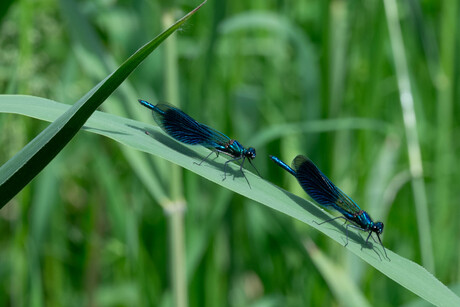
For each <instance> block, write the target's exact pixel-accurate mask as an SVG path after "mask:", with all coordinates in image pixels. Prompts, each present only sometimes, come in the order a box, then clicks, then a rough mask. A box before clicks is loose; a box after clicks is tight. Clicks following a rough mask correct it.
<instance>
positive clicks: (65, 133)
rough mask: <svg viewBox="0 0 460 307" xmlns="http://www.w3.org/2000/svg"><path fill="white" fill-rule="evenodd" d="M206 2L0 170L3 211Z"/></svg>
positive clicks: (126, 62)
mask: <svg viewBox="0 0 460 307" xmlns="http://www.w3.org/2000/svg"><path fill="white" fill-rule="evenodd" d="M205 2H206V1H204V2H203V3H202V4H200V5H199V6H198V7H197V8H195V9H194V10H193V11H191V12H190V13H188V14H187V15H185V16H184V17H182V18H181V19H180V20H179V21H177V22H176V23H175V24H174V25H172V26H171V27H170V28H168V29H167V30H165V31H164V32H163V33H161V34H160V35H158V36H157V37H156V38H154V39H153V40H152V41H150V42H149V43H147V44H146V45H144V46H143V47H142V48H140V49H139V50H138V51H136V53H134V54H133V55H132V56H131V57H129V58H128V59H127V60H126V61H125V62H124V63H123V64H122V65H121V66H120V67H118V68H117V69H116V70H115V71H114V72H113V73H112V74H110V75H109V76H108V77H107V78H105V79H104V80H103V81H102V82H100V83H99V84H98V85H96V86H95V87H94V88H93V89H92V90H91V91H89V92H88V93H87V94H86V95H85V96H84V97H82V98H81V99H80V100H78V101H77V102H76V103H75V104H74V105H73V106H72V107H71V108H69V109H68V110H66V112H65V113H63V114H62V115H61V116H60V117H59V118H56V119H55V121H54V122H53V123H51V124H50V125H49V126H48V127H47V128H46V129H45V130H43V131H42V132H41V133H40V134H39V135H38V136H37V137H35V138H34V139H33V140H32V141H31V142H30V143H28V144H27V145H26V146H25V147H24V148H23V149H22V150H21V151H19V152H18V153H17V154H16V155H15V156H14V157H13V158H11V159H10V160H9V161H7V162H6V163H5V164H4V165H3V166H2V167H1V168H0V208H3V206H4V205H5V204H6V203H7V202H8V201H9V200H10V199H11V198H13V197H14V196H15V195H16V194H17V193H18V192H19V191H21V190H22V189H23V188H24V187H25V186H26V185H27V184H28V183H29V182H30V181H31V180H32V179H33V178H34V177H35V176H36V175H37V174H38V173H39V172H40V171H41V170H42V169H43V168H44V167H45V166H46V165H48V163H49V162H50V161H51V160H53V158H54V157H55V156H56V155H57V154H58V153H59V152H60V151H61V150H62V149H63V148H64V147H65V146H66V145H67V143H68V142H69V141H70V140H71V139H72V138H73V137H74V136H75V134H76V133H77V132H78V131H79V130H80V128H81V127H82V126H83V124H84V123H85V122H86V120H87V119H88V118H89V117H90V116H91V114H93V112H94V111H95V110H96V109H97V107H99V106H100V105H101V104H102V103H103V102H104V101H105V99H107V97H109V95H110V94H112V93H113V91H115V89H117V87H118V86H119V85H120V84H121V83H122V82H123V81H124V80H125V79H126V78H127V77H128V76H129V74H130V73H132V72H133V71H134V69H135V68H136V67H137V66H138V65H139V64H140V63H141V62H142V61H143V60H144V59H145V58H146V57H147V56H148V55H149V54H150V53H152V52H153V51H154V50H155V49H156V48H157V47H158V46H159V45H160V44H161V43H162V42H163V41H164V40H165V39H166V38H167V37H168V36H169V35H171V34H172V33H173V32H174V31H175V30H177V29H178V28H179V27H180V26H181V25H182V24H183V23H184V22H185V21H186V20H187V19H188V18H189V17H190V16H192V15H193V14H194V13H195V12H196V11H197V10H198V9H199V8H200V7H201V6H202V5H203V4H204V3H205Z"/></svg>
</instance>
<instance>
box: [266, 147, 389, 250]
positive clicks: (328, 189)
mask: <svg viewBox="0 0 460 307" xmlns="http://www.w3.org/2000/svg"><path fill="white" fill-rule="evenodd" d="M270 158H271V159H272V160H273V161H274V162H275V163H276V164H278V165H279V166H281V167H282V168H284V169H285V170H286V171H288V172H289V173H290V174H291V175H293V176H294V177H296V178H297V181H298V182H299V184H300V185H301V186H302V188H303V189H304V190H305V192H307V194H308V195H310V197H311V198H313V199H314V200H315V201H316V202H317V203H318V204H320V205H322V206H324V207H326V208H328V207H332V208H334V209H335V210H337V211H339V212H340V213H342V214H343V216H341V217H338V218H344V219H346V220H347V221H350V222H352V223H353V224H352V225H350V224H348V225H347V240H348V227H349V226H350V227H354V228H357V229H360V230H363V231H366V232H368V233H369V236H368V237H367V239H366V243H367V242H368V240H369V238H370V237H371V235H372V233H375V234H376V235H377V238H378V240H379V242H380V244H381V245H382V247H383V250H384V252H385V256H386V251H385V247H384V246H383V244H382V241H381V240H380V235H381V234H382V232H383V223H382V222H374V221H372V218H371V217H370V216H369V214H368V213H367V212H366V211H364V210H362V209H361V208H360V207H359V206H358V205H357V204H356V203H355V202H354V201H353V200H352V199H351V198H350V197H349V196H348V195H347V194H345V193H344V192H342V190H340V189H339V188H338V187H337V186H336V185H335V184H334V183H332V181H330V180H329V178H327V177H326V175H324V174H323V173H322V172H321V171H320V170H319V169H318V167H316V165H315V164H314V163H313V162H312V161H311V160H310V159H308V158H307V157H305V156H302V155H298V156H297V157H295V159H294V160H293V161H292V167H289V165H287V164H286V163H284V162H283V161H281V160H280V159H279V158H277V157H275V156H270ZM347 242H348V241H347ZM387 257H388V256H387Z"/></svg>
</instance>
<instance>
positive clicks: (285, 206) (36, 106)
mask: <svg viewBox="0 0 460 307" xmlns="http://www.w3.org/2000/svg"><path fill="white" fill-rule="evenodd" d="M68 109H69V106H67V105H64V104H60V103H57V102H54V101H50V100H47V99H42V98H36V97H30V96H7V95H5V96H0V112H8V113H18V114H23V115H27V116H31V117H35V118H39V119H42V120H47V121H53V120H55V119H56V118H59V117H60V116H61V115H62V114H65V113H66V112H67V110H68ZM84 129H86V130H88V131H90V132H93V133H97V134H100V135H104V136H107V137H109V138H111V139H114V140H116V141H117V142H119V143H121V144H124V145H127V146H131V147H133V148H136V149H138V150H141V151H145V152H148V153H151V154H153V155H156V156H159V157H162V158H164V159H166V160H168V161H171V162H173V163H175V164H178V165H180V166H182V167H184V168H187V169H189V170H191V171H192V172H194V173H196V174H198V175H200V176H202V177H205V178H207V179H208V180H210V181H213V182H215V183H217V184H220V185H221V186H224V187H226V188H227V189H229V190H232V191H234V192H236V193H239V194H241V195H243V196H245V197H248V198H250V199H253V200H255V201H257V202H259V203H261V204H264V205H266V206H268V207H270V208H272V209H275V210H277V211H280V212H282V213H284V214H286V215H289V216H291V217H293V218H296V219H298V220H299V221H302V222H304V223H306V224H308V225H310V226H311V227H314V228H316V229H317V230H319V231H321V232H323V233H324V234H326V235H327V236H328V237H330V238H331V239H333V240H334V241H336V242H338V243H339V244H343V243H344V240H345V233H344V228H343V227H342V226H341V225H340V223H337V224H334V223H328V224H324V225H318V223H320V222H322V221H325V220H327V219H329V218H330V216H329V215H328V214H326V213H325V212H324V211H323V210H321V209H320V208H319V207H317V206H315V205H313V204H312V203H310V202H308V201H306V200H305V199H302V198H300V197H298V196H295V195H293V194H291V193H289V192H287V191H285V190H283V189H280V188H278V187H276V186H274V185H273V184H271V183H269V182H267V181H265V180H264V179H262V178H260V177H258V176H256V175H254V174H251V173H249V172H248V171H246V174H247V177H248V179H249V180H250V182H251V187H252V188H249V187H248V185H247V184H246V182H245V180H242V178H240V177H239V176H240V175H239V174H240V173H239V171H238V167H237V166H236V165H233V166H232V174H233V175H234V176H235V179H234V180H232V179H231V178H228V179H227V180H225V181H222V172H223V161H225V160H223V159H224V158H222V157H219V158H218V159H216V160H214V161H209V162H208V163H207V164H206V165H202V166H198V165H196V164H194V163H193V162H196V160H197V159H200V158H201V157H203V155H204V154H206V149H204V148H200V147H198V148H195V147H188V146H184V145H182V144H180V143H178V142H176V141H174V140H173V139H171V138H169V137H167V136H166V135H164V133H163V132H162V131H161V130H160V128H158V127H156V126H151V125H148V124H144V123H140V122H137V121H134V120H130V119H126V118H120V117H117V116H114V115H110V114H106V113H102V112H95V113H94V115H93V116H91V117H90V118H89V120H88V121H87V123H86V124H85V126H84ZM145 131H148V132H149V134H150V135H147V134H145ZM387 231H389V230H387ZM364 242H365V240H364V238H362V237H361V236H360V235H359V233H356V232H351V233H350V240H349V244H348V246H347V247H346V248H347V249H348V250H349V251H351V252H352V253H354V254H355V255H357V256H358V257H360V258H361V259H363V260H364V261H366V262H367V263H369V264H370V265H371V266H373V267H374V268H376V269H377V270H379V271H380V272H382V273H383V274H385V275H386V276H388V277H389V278H391V279H392V280H394V281H396V282H397V283H399V284H400V285H402V286H403V287H405V288H407V289H408V290H409V291H412V292H413V293H415V294H417V295H419V296H420V297H422V298H423V299H425V300H427V301H428V302H430V303H432V304H434V305H437V306H460V298H459V297H458V296H456V295H455V294H454V293H453V292H452V291H451V290H449V289H448V288H447V287H446V286H445V285H443V284H442V283H441V282H440V281H439V280H438V279H436V278H435V277H434V276H433V275H432V274H430V273H429V272H428V271H427V270H426V269H424V268H423V267H421V266H420V265H418V264H416V263H414V262H412V261H410V260H408V259H406V258H403V257H401V256H399V255H397V254H395V253H393V252H392V251H391V250H388V249H387V253H388V256H389V258H390V259H391V261H387V260H386V259H385V258H384V257H383V256H382V255H383V254H382V251H381V249H380V246H379V245H374V246H373V247H372V248H364Z"/></svg>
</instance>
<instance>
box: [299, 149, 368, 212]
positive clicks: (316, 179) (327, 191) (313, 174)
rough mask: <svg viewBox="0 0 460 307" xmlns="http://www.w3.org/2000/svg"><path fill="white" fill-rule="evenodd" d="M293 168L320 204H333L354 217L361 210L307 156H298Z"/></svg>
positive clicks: (306, 188)
mask: <svg viewBox="0 0 460 307" xmlns="http://www.w3.org/2000/svg"><path fill="white" fill-rule="evenodd" d="M292 168H293V169H294V170H295V171H296V178H297V180H298V181H299V183H300V185H301V186H302V188H303V189H304V190H305V192H307V193H308V195H310V197H311V198H313V199H314V200H315V201H316V202H317V203H319V204H320V205H323V206H325V207H329V206H332V207H334V209H336V210H337V211H339V212H340V213H342V214H343V215H345V216H347V217H353V216H355V215H357V214H359V212H360V211H361V209H360V208H359V207H358V205H357V204H356V203H355V202H354V201H353V200H352V199H351V198H350V197H348V195H347V194H345V193H343V192H342V190H340V189H339V188H338V187H336V186H335V184H333V183H332V181H330V180H329V179H328V178H327V177H326V175H324V174H323V173H322V172H321V171H320V170H319V169H318V168H317V167H316V165H315V164H314V163H313V162H312V161H311V160H310V159H308V158H307V157H305V156H302V155H299V156H297V157H296V158H295V159H294V161H292Z"/></svg>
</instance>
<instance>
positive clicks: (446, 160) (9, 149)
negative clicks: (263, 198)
mask: <svg viewBox="0 0 460 307" xmlns="http://www.w3.org/2000/svg"><path fill="white" fill-rule="evenodd" d="M165 2H167V1H154V0H151V1H147V0H143V1H141V0H138V1H114V0H112V1H111V0H96V1H88V0H85V1H75V0H61V1H51V0H35V1H32V0H21V1H8V0H3V1H2V4H1V5H0V91H1V93H4V94H27V95H36V96H41V97H46V98H49V99H53V100H56V101H59V102H63V103H68V104H72V103H74V102H75V101H76V100H78V99H79V98H80V97H81V96H82V95H83V94H85V93H86V92H87V91H88V90H89V89H91V88H92V87H93V86H94V85H95V84H96V83H98V82H99V81H100V80H101V79H102V78H103V77H105V76H106V75H107V74H108V73H109V72H111V71H112V70H113V69H114V68H115V67H116V66H117V65H118V64H119V63H121V62H123V61H124V60H125V59H126V58H127V57H128V56H130V55H131V54H132V53H133V52H134V51H135V50H137V49H138V48H139V47H140V46H142V45H143V44H144V43H145V42H147V41H148V40H149V39H151V38H152V37H154V36H156V35H157V34H159V33H160V32H161V31H162V29H163V28H165V27H166V26H167V25H170V24H171V23H172V22H173V21H174V20H176V19H178V18H180V17H181V16H182V15H184V14H185V13H186V12H188V11H190V10H191V9H193V8H194V7H195V6H197V5H198V4H199V2H198V1H168V3H167V4H165ZM392 2H393V1H385V5H387V12H388V7H389V6H390V5H391V3H392ZM398 4H399V6H398V10H399V22H400V26H401V31H402V40H400V41H398V40H394V36H391V35H390V32H389V30H388V29H389V27H388V26H389V25H390V27H391V26H395V27H396V28H397V27H398V26H399V23H397V22H396V23H393V24H392V23H391V18H389V16H388V15H387V14H386V10H385V5H384V2H381V1H378V0H370V1H341V0H334V1H332V0H331V1H322V0H315V1H313V0H312V1H266V0H265V1H242V0H232V1H225V0H221V1H209V2H208V3H207V4H206V5H205V6H204V7H203V8H202V9H201V10H200V11H199V12H198V13H197V14H196V15H195V16H193V17H192V18H191V20H190V21H189V22H187V23H186V24H185V26H183V28H182V29H181V30H180V31H179V32H178V33H176V34H175V36H174V37H173V38H170V39H168V40H167V41H166V43H165V44H163V45H162V46H161V47H160V48H159V49H158V51H156V52H154V54H153V55H151V56H150V57H149V58H148V59H147V61H146V62H145V63H144V64H143V65H141V66H140V67H139V69H138V70H137V71H136V72H135V73H133V74H132V75H131V76H130V77H129V78H128V80H127V82H125V83H124V84H123V85H122V86H121V87H120V89H119V90H117V92H116V93H115V94H114V95H113V96H111V97H109V99H108V100H107V101H106V102H105V103H104V104H103V111H106V112H110V113H115V114H118V115H122V116H125V117H130V118H134V119H138V120H141V121H145V122H148V123H153V119H152V118H151V117H150V113H149V111H148V110H147V109H144V108H143V107H141V106H140V105H139V104H138V103H137V100H136V99H138V98H142V99H146V100H148V101H151V102H156V101H168V102H170V103H173V104H176V105H180V106H181V108H182V109H183V110H184V111H186V112H187V113H188V114H190V115H191V116H193V117H194V118H195V119H197V120H199V121H201V122H203V123H206V124H208V125H210V126H212V127H214V128H216V129H218V130H220V131H222V132H224V133H226V134H227V135H229V136H230V137H233V138H236V139H238V140H239V141H240V142H241V143H243V144H245V145H246V146H254V147H256V149H257V154H258V157H257V158H256V160H255V164H256V166H257V168H258V170H259V172H260V173H261V174H262V175H263V177H264V178H265V179H267V180H269V181H272V182H274V183H276V184H278V185H280V186H282V187H284V188H286V189H288V190H290V191H292V192H294V193H296V194H298V195H301V196H304V197H307V196H306V194H305V193H304V192H303V191H302V190H301V188H300V187H299V186H298V184H297V182H296V181H295V179H294V178H292V177H291V176H289V175H288V174H287V173H286V172H283V171H282V170H281V169H279V168H278V167H276V166H275V165H274V164H273V163H272V162H271V161H269V159H268V157H267V155H268V154H273V155H276V156H278V157H280V158H282V159H283V160H285V161H286V162H290V161H291V160H292V159H293V158H294V157H295V156H296V155H297V154H305V155H307V156H309V157H310V158H311V159H312V160H313V161H315V163H316V164H317V165H318V166H319V167H320V169H321V170H322V171H323V172H324V173H325V174H326V175H328V177H329V178H331V179H332V180H333V181H334V182H335V183H336V184H337V185H338V186H340V187H341V189H342V190H344V191H345V192H346V193H347V194H349V195H350V196H351V197H353V199H354V200H355V201H356V202H357V203H358V204H360V206H361V207H362V208H363V209H365V210H366V211H368V212H369V213H370V214H371V216H372V217H373V218H374V220H381V221H383V222H384V223H385V231H384V236H383V238H384V239H383V242H384V244H385V246H386V247H387V248H389V249H391V250H393V251H395V252H396V253H399V254H400V255H402V256H404V257H407V258H409V259H412V260H413V261H415V262H418V263H420V264H422V265H424V266H425V267H426V268H427V269H428V270H429V271H430V272H432V273H434V274H435V276H437V277H438V278H439V279H440V280H441V281H442V282H443V283H444V284H446V285H447V286H449V287H458V286H459V280H460V257H459V252H460V240H459V238H460V226H459V225H460V223H459V222H458V221H459V220H460V206H459V203H460V192H459V189H458V188H457V185H458V182H459V180H460V167H458V165H457V161H458V158H457V156H459V153H460V141H459V138H458V133H459V132H460V129H459V128H460V125H459V121H458V118H459V115H460V112H459V111H460V110H459V109H460V108H459V106H460V105H459V103H458V98H459V95H460V86H458V85H459V74H458V73H459V69H460V62H459V57H458V56H457V54H458V51H459V48H458V47H459V39H460V33H459V31H458V30H457V28H458V27H459V21H458V20H459V19H460V18H459V17H460V12H459V6H458V4H457V2H456V1H442V2H441V1H434V0H431V1H428V0H425V1H416V0H410V1H399V2H398ZM389 20H390V21H389ZM398 29H399V28H398ZM401 42H402V44H399V45H398V43H401ZM392 44H393V45H392ZM395 46H396V47H398V46H399V47H403V48H404V49H403V50H404V51H405V56H404V55H402V56H403V58H405V59H406V60H407V67H408V75H407V76H408V77H409V79H410V89H409V92H404V94H403V95H401V97H402V98H403V102H404V101H406V104H402V103H401V100H400V91H399V90H398V81H399V82H403V83H402V84H403V87H402V89H403V90H404V89H405V87H404V78H405V77H407V76H406V75H405V72H404V67H403V66H404V65H402V66H401V64H400V63H398V65H397V67H398V70H396V69H395V65H394V56H395V55H396V56H398V50H399V51H401V49H397V48H396V49H394V47H395ZM392 47H393V49H392ZM399 56H401V54H400V53H399ZM403 64H404V63H403ZM401 80H402V81H401ZM408 97H409V98H411V99H407V98H408ZM412 100H413V109H411V107H410V106H411V104H410V101H412ZM407 101H409V103H407ZM402 106H404V107H405V109H404V110H405V116H406V117H405V119H406V120H404V116H403V111H402V110H403V109H402ZM456 118H457V120H456ZM414 120H415V121H414ZM46 125H47V124H46V123H44V122H39V121H37V120H33V119H30V118H24V117H20V116H17V115H12V114H1V116H0V129H1V131H2V132H1V134H0V140H1V141H0V144H2V146H1V148H0V163H4V162H5V161H7V160H8V159H9V158H11V157H12V156H13V155H14V154H15V153H16V152H18V151H19V150H20V149H21V148H22V147H23V146H24V145H25V144H26V143H27V142H29V141H30V140H31V139H32V138H33V137H35V136H36V135H37V134H38V133H39V132H40V131H41V130H42V129H43V128H44V127H46ZM411 127H413V128H414V129H412V128H411ZM414 131H415V132H417V133H418V134H414ZM409 153H410V154H409ZM418 153H420V154H421V160H420V159H419V158H418V157H419V156H418ZM249 169H250V168H249ZM171 170H173V171H171ZM235 180H242V179H241V178H236V179H235ZM182 206H184V207H182ZM176 209H177V210H176ZM183 210H184V212H185V214H184V215H183V216H182V212H183ZM182 218H183V220H182ZM0 229H1V233H2V236H0V302H1V303H2V305H9V306H82V305H83V306H172V305H174V304H176V303H177V304H179V303H178V302H176V303H175V299H174V295H173V293H174V291H173V285H176V286H177V283H178V281H177V280H176V277H177V276H180V275H181V273H180V272H179V273H178V274H176V275H175V274H172V272H173V270H172V269H171V267H172V268H173V269H175V270H179V271H180V270H185V271H184V272H182V275H184V274H186V276H187V278H186V281H185V282H186V285H187V287H186V290H187V292H188V297H187V298H185V301H188V305H190V306H224V305H228V306H308V305H313V306H318V305H320V304H321V305H323V306H330V305H338V306H347V305H349V306H357V305H363V306H365V305H374V306H395V305H404V304H412V303H417V300H418V298H417V296H415V295H414V294H412V293H410V292H409V291H407V290H406V289H404V288H402V287H401V286H400V285H398V284H396V283H394V282H393V281H391V280H389V279H387V278H386V277H385V276H383V275H382V274H381V273H379V272H377V271H375V270H374V269H373V268H372V267H369V266H368V265H367V264H365V263H363V262H362V261H361V260H359V259H358V258H356V257H355V256H354V255H352V254H351V253H348V252H347V251H346V249H344V248H343V247H342V246H340V245H338V244H335V243H332V242H331V241H330V240H328V239H327V238H326V237H324V236H322V235H321V234H319V233H318V232H316V231H314V230H313V229H311V228H310V227H308V226H306V225H304V224H302V223H300V222H297V221H294V220H292V219H291V218H288V217H286V216H284V215H282V214H280V213H277V212H274V211H272V210H270V209H268V208H266V207H264V206H261V205H259V204H257V203H254V202H252V201H250V200H247V199H245V198H243V197H241V196H239V195H235V194H232V193H231V192H230V191H228V190H226V189H224V188H222V187H220V186H217V185H215V184H213V183H210V182H208V181H207V180H206V179H204V178H201V177H199V176H197V175H195V174H193V173H189V172H187V171H183V172H182V171H181V170H179V169H177V167H174V166H172V165H171V164H169V163H166V162H165V161H161V160H160V159H158V158H155V157H150V156H147V155H144V154H141V153H138V152H134V151H133V150H131V149H128V148H121V147H120V146H119V145H118V144H116V143H115V142H113V141H111V140H108V139H105V138H102V137H99V136H95V135H93V134H89V133H85V132H81V133H80V134H78V135H77V136H76V138H75V139H74V140H73V141H72V142H71V143H70V144H69V145H68V146H67V147H66V148H65V149H64V150H63V152H61V153H60V154H59V155H58V157H57V158H56V159H55V160H54V161H53V162H52V163H51V164H50V165H49V166H48V167H47V168H46V169H45V170H44V171H43V172H42V173H41V174H40V175H39V176H38V178H36V179H35V180H33V181H32V183H31V184H30V185H28V186H27V188H25V189H24V190H23V191H22V192H21V193H20V194H19V195H17V196H16V197H15V198H14V199H13V200H12V201H10V203H9V204H8V205H7V206H5V207H4V208H3V209H2V210H1V211H0ZM180 234H183V235H184V236H185V238H184V244H185V249H184V250H182V249H181V239H180ZM177 236H178V237H179V239H177V238H178V237H177ZM176 243H177V244H178V245H177V246H178V247H176V248H175V247H174V244H176ZM178 253H179V255H178ZM175 257H179V260H177V259H176V261H179V262H180V261H182V260H183V261H185V263H186V269H182V268H181V267H179V268H178V267H175V266H174V265H172V264H173V263H175V262H174V261H175V260H174V259H175ZM181 259H182V260H181ZM176 273H177V272H176ZM179 283H180V282H179ZM178 287H179V288H180V286H178ZM176 291H178V292H180V293H182V295H183V294H184V293H185V292H186V291H185V290H184V289H182V290H180V289H179V290H177V287H176ZM341 292H345V293H341Z"/></svg>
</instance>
